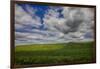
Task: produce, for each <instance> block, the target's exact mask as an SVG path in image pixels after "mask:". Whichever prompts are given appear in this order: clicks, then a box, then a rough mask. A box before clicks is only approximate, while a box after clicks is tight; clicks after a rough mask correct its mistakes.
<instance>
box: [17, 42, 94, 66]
mask: <svg viewBox="0 0 100 69" xmlns="http://www.w3.org/2000/svg"><path fill="white" fill-rule="evenodd" d="M92 62H95V46H94V44H93V42H81V43H60V44H30V45H19V46H16V47H15V64H16V65H34V66H35V65H36V66H38V65H46V64H48V65H49V64H83V63H92Z"/></svg>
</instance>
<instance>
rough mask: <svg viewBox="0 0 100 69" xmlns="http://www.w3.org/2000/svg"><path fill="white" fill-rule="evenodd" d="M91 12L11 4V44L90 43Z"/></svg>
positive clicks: (90, 10)
mask: <svg viewBox="0 0 100 69" xmlns="http://www.w3.org/2000/svg"><path fill="white" fill-rule="evenodd" d="M93 30H94V9H93V8H82V7H67V6H66V7H65V6H64V7H63V6H48V5H36V4H15V44H30V43H33V44H34V43H35V44H38V43H67V42H80V41H82V42H85V41H93V40H94V37H93V36H94V31H93Z"/></svg>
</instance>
